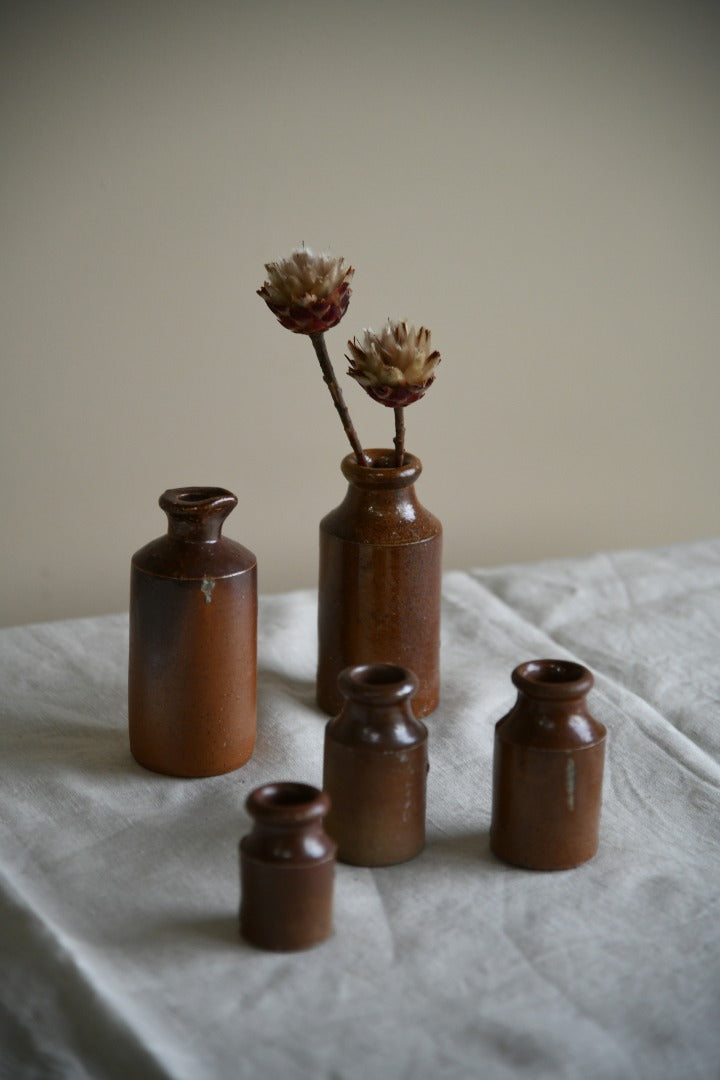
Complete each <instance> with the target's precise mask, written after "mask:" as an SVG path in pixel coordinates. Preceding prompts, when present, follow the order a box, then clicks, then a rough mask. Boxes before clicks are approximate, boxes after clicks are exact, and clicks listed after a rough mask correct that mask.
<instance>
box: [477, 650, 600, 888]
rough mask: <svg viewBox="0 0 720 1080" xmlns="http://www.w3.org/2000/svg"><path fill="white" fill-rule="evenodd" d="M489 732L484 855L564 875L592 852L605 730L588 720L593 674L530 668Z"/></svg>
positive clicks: (549, 666) (554, 663) (556, 664)
mask: <svg viewBox="0 0 720 1080" xmlns="http://www.w3.org/2000/svg"><path fill="white" fill-rule="evenodd" d="M512 680H513V682H514V684H515V686H516V687H517V690H518V696H517V701H516V703H515V705H514V707H513V708H512V709H511V710H510V712H509V713H508V714H507V715H506V716H504V717H503V718H502V719H501V720H498V722H497V724H496V725H495V755H494V763H493V803H492V823H491V826H490V847H491V849H492V850H493V851H494V853H495V854H496V855H497V856H499V858H501V859H504V860H505V862H509V863H512V864H513V865H514V866H523V867H526V868H528V869H530V870H568V869H570V868H571V867H573V866H579V865H580V864H581V863H584V862H586V861H587V860H588V859H590V858H592V856H593V855H594V854H595V852H596V851H597V846H598V829H599V823H600V803H601V797H602V778H603V763H604V758H605V735H606V731H605V727H604V725H603V724H601V723H600V722H599V721H598V720H595V719H594V717H593V716H591V714H590V712H589V710H588V707H587V702H586V700H585V699H586V695H587V693H588V691H589V690H590V688H591V687H592V685H593V677H592V674H591V673H590V672H589V671H588V669H587V668H586V667H583V666H582V664H576V663H574V662H573V661H570V660H530V661H529V662H528V663H525V664H520V665H519V667H516V668H515V670H514V671H513V673H512Z"/></svg>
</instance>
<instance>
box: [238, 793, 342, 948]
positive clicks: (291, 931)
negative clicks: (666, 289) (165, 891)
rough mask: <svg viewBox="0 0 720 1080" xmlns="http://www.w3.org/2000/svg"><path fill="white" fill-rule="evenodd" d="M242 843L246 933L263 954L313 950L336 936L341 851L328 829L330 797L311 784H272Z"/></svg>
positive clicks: (254, 797) (255, 802)
mask: <svg viewBox="0 0 720 1080" xmlns="http://www.w3.org/2000/svg"><path fill="white" fill-rule="evenodd" d="M245 805H246V807H247V810H248V813H249V814H250V816H251V817H252V818H253V819H254V825H253V829H252V831H251V832H249V833H248V834H247V836H244V837H243V838H242V840H241V841H240V890H241V896H240V932H241V934H242V936H243V937H244V938H245V939H246V940H247V941H249V942H250V943H251V944H253V945H256V946H257V947H258V948H260V949H270V950H272V951H275V952H290V951H293V950H295V949H307V948H309V947H310V946H311V945H317V944H319V942H321V941H324V940H325V938H327V937H329V935H330V933H331V931H332V899H333V879H334V873H335V851H336V844H335V842H334V841H333V840H331V839H330V837H329V836H328V835H327V833H326V832H325V831H324V829H323V818H324V816H325V814H326V813H327V811H328V806H329V805H330V800H329V799H328V796H327V795H326V794H324V793H323V792H321V791H318V789H317V788H315V787H311V786H310V785H309V784H298V783H293V782H287V783H274V784H264V785H263V786H262V787H259V788H256V789H255V790H254V791H253V792H251V794H250V795H249V796H248V799H247V802H246V804H245Z"/></svg>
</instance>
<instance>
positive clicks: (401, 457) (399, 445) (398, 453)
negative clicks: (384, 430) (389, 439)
mask: <svg viewBox="0 0 720 1080" xmlns="http://www.w3.org/2000/svg"><path fill="white" fill-rule="evenodd" d="M394 411H395V438H394V439H393V442H394V443H395V465H396V467H397V468H398V469H399V468H400V467H401V466H402V464H403V462H404V461H405V407H404V406H403V405H396V406H395V410H394Z"/></svg>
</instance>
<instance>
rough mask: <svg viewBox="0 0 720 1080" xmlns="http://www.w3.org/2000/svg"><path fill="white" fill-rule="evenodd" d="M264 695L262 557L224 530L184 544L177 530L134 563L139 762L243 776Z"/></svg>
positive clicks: (132, 719)
mask: <svg viewBox="0 0 720 1080" xmlns="http://www.w3.org/2000/svg"><path fill="white" fill-rule="evenodd" d="M182 490H183V491H185V490H187V489H182ZM191 490H194V489H191ZM200 490H202V491H205V490H214V489H200ZM168 494H172V495H174V494H175V493H166V496H167V495H168ZM164 498H165V496H164ZM207 498H208V500H209V501H212V500H211V497H210V496H208V497H207ZM232 499H233V500H234V496H232ZM197 501H198V502H200V496H197ZM232 505H234V502H233V504H232ZM224 509H225V512H227V507H225V508H224ZM256 687H257V569H256V562H255V557H254V556H253V555H252V553H251V552H249V551H248V550H247V549H246V548H244V547H242V546H241V545H240V544H236V543H234V542H233V541H230V540H225V539H224V538H221V537H220V536H219V529H218V536H217V537H216V539H214V540H207V539H197V538H187V537H177V536H175V535H173V533H172V528H171V532H170V533H169V534H168V536H165V537H160V538H159V539H158V540H156V541H153V542H151V543H150V544H148V545H146V547H144V548H142V549H141V550H140V551H139V552H137V553H136V554H135V556H133V560H132V566H131V584H130V655H129V670H128V722H129V731H130V748H131V752H132V754H133V756H134V757H135V759H136V760H137V761H138V762H139V763H140V764H141V765H143V766H145V767H146V768H148V769H152V770H153V771H155V772H160V773H165V774H168V775H171V776H183V777H200V776H214V775H217V774H219V773H226V772H230V771H232V770H233V769H237V768H239V767H240V766H241V765H243V764H244V763H245V762H246V761H247V760H248V759H249V758H250V756H251V755H252V752H253V747H254V742H255V726H256Z"/></svg>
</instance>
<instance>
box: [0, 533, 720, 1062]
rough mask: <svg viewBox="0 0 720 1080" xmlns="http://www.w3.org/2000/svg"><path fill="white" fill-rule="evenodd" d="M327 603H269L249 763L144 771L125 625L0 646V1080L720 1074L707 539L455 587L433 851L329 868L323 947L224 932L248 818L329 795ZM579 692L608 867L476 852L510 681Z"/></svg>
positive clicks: (16, 638) (435, 762)
mask: <svg viewBox="0 0 720 1080" xmlns="http://www.w3.org/2000/svg"><path fill="white" fill-rule="evenodd" d="M315 619H316V595H315V593H314V592H313V591H311V590H307V591H300V592H292V593H287V594H283V595H278V596H265V597H262V598H261V603H260V630H259V662H260V675H259V716H258V739H257V748H256V751H255V755H254V757H253V759H252V761H251V762H250V763H248V764H247V765H246V766H245V767H244V768H242V769H240V770H239V771H238V772H236V773H233V774H231V775H228V776H223V777H217V778H212V779H207V780H176V779H171V778H167V777H162V776H157V775H154V774H152V773H150V772H147V771H145V770H144V769H142V768H140V767H139V766H138V765H136V764H135V762H134V761H133V760H132V758H131V757H130V753H129V748H128V739H127V710H126V679H127V674H126V665H127V617H126V616H123V615H112V616H105V617H100V618H90V619H81V620H73V621H67V622H58V623H49V624H44V625H35V626H28V627H20V628H13V629H9V630H4V631H0V672H1V674H0V678H1V680H2V681H1V685H2V719H1V721H0V753H1V757H0V771H1V775H0V951H1V966H2V972H1V975H0V1060H1V1062H2V1064H1V1065H0V1075H2V1076H3V1077H11V1078H13V1080H15V1078H25V1077H33V1078H34V1077H62V1078H66V1077H72V1078H75V1077H88V1078H93V1080H97V1078H105V1077H122V1078H129V1077H132V1078H145V1077H148V1078H155V1077H158V1078H161V1077H162V1078H170V1077H172V1078H178V1080H180V1078H191V1080H197V1078H225V1077H228V1078H235V1077H253V1078H256V1077H259V1078H269V1080H274V1078H276V1077H277V1078H280V1077H283V1078H310V1077H312V1078H314V1080H318V1078H327V1080H340V1078H342V1080H354V1078H360V1077H363V1078H365V1077H367V1076H370V1077H382V1078H383V1080H386V1078H400V1077H402V1078H405V1077H407V1078H409V1077H413V1078H427V1080H430V1078H432V1080H437V1078H466V1077H483V1078H486V1077H487V1078H491V1080H492V1078H495V1077H498V1078H503V1077H508V1078H511V1077H512V1078H516V1077H522V1076H528V1077H532V1078H545V1077H548V1078H550V1077H552V1078H553V1080H557V1078H558V1077H581V1076H582V1077H608V1078H617V1077H647V1078H652V1080H659V1078H664V1077H668V1078H673V1080H678V1078H682V1080H686V1078H692V1077H702V1078H708V1077H717V1076H719V1075H720V813H719V810H720V705H719V703H720V540H715V541H707V542H701V543H696V544H686V545H680V546H676V547H672V548H665V549H660V550H649V551H627V552H617V553H610V554H599V555H597V556H594V557H591V558H583V559H562V560H553V561H545V562H540V563H534V564H529V565H518V566H509V567H503V568H499V569H489V570H473V571H470V572H451V573H447V574H446V576H445V578H444V587H443V641H442V674H443V694H442V700H441V705H440V708H439V709H438V710H437V712H436V713H435V714H434V715H433V716H431V717H429V718H428V721H427V723H428V728H429V730H430V763H431V764H430V773H429V778H428V815H427V826H428V835H427V846H426V849H425V851H424V852H423V854H422V855H420V856H419V857H418V858H417V859H415V860H413V861H412V862H409V863H406V864H404V865H401V866H396V867H388V868H384V869H380V870H369V869H363V868H357V867H350V866H344V865H342V864H340V865H338V867H337V870H336V885H335V929H334V933H333V936H332V937H331V939H330V940H329V941H327V942H326V943H325V944H323V945H321V946H319V947H317V948H315V949H313V950H309V951H307V952H302V953H294V954H289V955H288V954H284V955H283V954H280V955H274V954H268V953H263V952H260V951H258V950H255V949H253V948H251V947H250V946H248V945H246V944H244V943H243V942H242V940H241V939H240V938H239V936H238V933H237V908H238V900H239V878H238V862H237V844H238V841H239V839H240V837H241V835H242V834H243V833H244V832H246V831H247V829H248V827H249V819H248V817H247V815H246V812H245V810H244V800H245V798H246V796H247V794H248V793H249V791H250V790H251V789H252V788H253V787H255V786H257V785H258V784H260V783H262V782H265V781H268V780H284V779H299V780H303V781H307V782H309V783H313V784H316V785H319V784H320V783H321V778H322V741H323V730H324V724H325V720H326V718H325V717H324V716H322V715H321V714H320V713H319V712H318V711H317V709H316V708H315V705H314V698H313V677H314V668H315ZM541 657H569V658H573V659H576V660H578V661H580V662H581V663H583V664H586V665H587V666H588V667H589V668H590V669H591V671H592V672H593V673H594V675H595V680H596V681H595V688H594V690H593V691H592V692H591V694H590V697H589V702H588V703H589V706H590V709H591V711H592V712H593V714H594V715H595V716H596V717H597V718H598V719H599V720H601V721H602V722H603V723H604V724H605V725H606V726H607V729H608V744H607V759H606V771H605V784H604V799H603V813H602V822H601V839H600V849H599V852H598V854H597V856H596V857H595V858H594V859H593V860H592V861H591V862H589V863H587V864H585V865H584V866H582V867H579V868H577V869H575V870H571V871H567V872H557V873H535V872H531V871H522V870H518V869H514V868H512V867H509V866H506V865H503V864H502V863H500V862H499V861H497V860H496V859H495V858H494V857H493V856H492V855H491V854H490V852H489V848H488V828H489V819H490V799H491V763H492V748H493V727H494V724H495V722H496V721H497V720H498V719H499V718H500V717H501V716H502V715H503V714H504V713H505V712H506V711H507V709H508V708H509V707H510V706H511V704H512V703H513V701H514V699H515V690H514V688H513V686H512V684H511V682H510V673H511V671H512V669H513V667H515V665H516V664H518V663H520V662H521V661H523V660H528V659H533V658H541Z"/></svg>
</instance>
